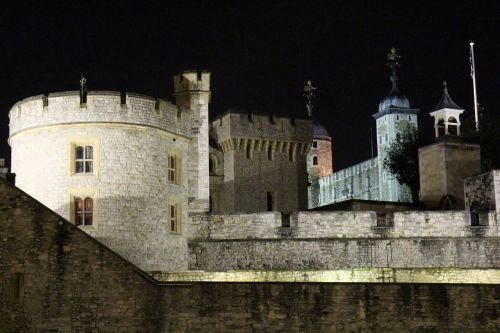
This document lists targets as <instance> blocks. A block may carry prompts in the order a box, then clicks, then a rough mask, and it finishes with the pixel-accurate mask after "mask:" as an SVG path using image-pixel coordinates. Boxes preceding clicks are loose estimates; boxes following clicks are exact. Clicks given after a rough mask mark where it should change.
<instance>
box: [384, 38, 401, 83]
mask: <svg viewBox="0 0 500 333" xmlns="http://www.w3.org/2000/svg"><path fill="white" fill-rule="evenodd" d="M399 59H401V56H400V55H399V54H397V53H396V48H395V47H394V46H393V47H391V50H390V51H389V53H387V66H388V67H389V68H390V69H391V72H392V75H391V81H392V83H393V84H396V81H397V80H398V76H397V75H396V69H397V68H398V67H399Z"/></svg>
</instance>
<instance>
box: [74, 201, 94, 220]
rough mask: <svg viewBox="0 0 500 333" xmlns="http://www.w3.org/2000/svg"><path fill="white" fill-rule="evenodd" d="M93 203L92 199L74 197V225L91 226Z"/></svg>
mask: <svg viewBox="0 0 500 333" xmlns="http://www.w3.org/2000/svg"><path fill="white" fill-rule="evenodd" d="M93 211H94V201H93V200H92V198H89V197H87V198H85V199H82V198H79V197H75V224H76V225H92V220H93Z"/></svg>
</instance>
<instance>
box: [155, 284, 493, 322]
mask: <svg viewBox="0 0 500 333" xmlns="http://www.w3.org/2000/svg"><path fill="white" fill-rule="evenodd" d="M499 298H500V286H498V285H480V286H479V285H436V284H333V283H332V284H324V283H321V284H315V283H313V284H303V283H268V284H264V283H198V284H195V285H193V286H190V287H177V288H176V287H169V288H165V289H163V297H162V313H163V314H164V315H165V317H164V321H163V322H162V329H163V331H170V332H498V330H499V329H500V317H499V316H498V313H499V311H500V303H499Z"/></svg>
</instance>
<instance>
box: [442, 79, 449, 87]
mask: <svg viewBox="0 0 500 333" xmlns="http://www.w3.org/2000/svg"><path fill="white" fill-rule="evenodd" d="M443 88H444V89H448V83H447V82H446V80H444V81H443Z"/></svg>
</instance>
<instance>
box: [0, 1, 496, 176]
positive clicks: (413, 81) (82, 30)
mask: <svg viewBox="0 0 500 333" xmlns="http://www.w3.org/2000/svg"><path fill="white" fill-rule="evenodd" d="M78 3H79V4H77V2H76V1H64V2H63V1H61V2H59V3H58V4H55V3H53V4H47V3H45V2H41V1H36V2H29V1H26V2H25V1H22V2H21V1H17V2H16V4H10V5H9V7H8V8H3V10H2V13H0V28H1V30H0V31H1V32H2V34H1V38H0V45H1V49H0V59H1V62H0V64H1V68H2V71H1V73H0V74H1V75H0V80H1V85H0V86H1V91H0V97H1V98H0V156H5V157H8V156H9V155H10V151H9V148H8V145H7V137H8V116H7V114H8V112H9V110H10V108H11V106H12V105H13V104H14V103H15V102H16V101H18V100H21V99H23V98H26V97H29V96H32V95H37V94H42V93H44V94H48V93H50V92H56V91H65V90H78V89H79V79H80V73H84V74H85V76H86V77H87V80H88V86H89V89H90V90H120V91H131V92H138V93H144V94H147V95H152V96H155V97H163V98H166V99H169V100H172V97H171V94H172V78H171V76H172V75H173V74H176V73H178V72H181V71H183V70H187V69H207V70H209V71H211V72H212V103H211V106H210V114H211V116H212V117H213V116H215V115H217V114H219V113H222V112H224V111H225V110H227V109H229V108H236V109H248V110H256V111H261V112H269V113H272V112H274V113H276V114H283V115H291V116H297V115H305V112H306V110H305V106H304V104H305V103H304V100H303V97H302V88H303V85H304V83H305V81H306V80H308V79H311V80H312V81H313V84H314V85H315V86H316V87H317V88H318V97H317V98H316V100H315V118H316V119H317V120H318V121H319V122H320V123H322V124H323V125H324V126H325V127H327V129H328V130H329V132H330V134H331V136H332V137H333V155H334V168H335V169H339V168H342V167H345V166H348V165H350V164H352V163H357V162H361V161H363V160H364V159H367V158H369V157H370V155H371V153H370V127H371V126H373V124H374V121H373V119H372V117H371V115H372V114H373V113H375V112H376V111H377V107H378V103H379V102H380V100H381V99H382V98H383V97H384V96H385V95H386V94H387V93H388V92H389V89H390V82H389V73H388V70H387V68H386V66H385V55H386V53H387V51H388V50H389V49H390V47H391V46H393V45H394V46H396V48H397V49H398V52H399V53H400V55H401V56H402V61H401V63H402V67H401V70H400V73H399V76H400V88H401V91H402V92H403V93H404V94H405V95H406V96H407V97H408V98H409V99H410V101H411V102H412V104H413V105H414V106H415V107H418V108H420V109H421V112H420V115H419V117H420V118H419V125H420V127H421V128H424V129H425V132H426V133H431V130H432V128H431V126H432V123H431V121H430V116H429V115H428V112H430V111H431V109H432V108H433V107H434V106H435V105H436V104H437V103H438V101H439V99H440V96H441V85H442V81H443V79H446V80H447V81H448V87H449V91H450V94H451V96H452V98H453V99H454V100H455V102H456V103H457V104H458V105H460V106H462V107H464V108H465V109H466V113H467V114H469V115H470V114H471V108H472V105H473V100H472V88H471V87H472V83H471V80H470V75H469V63H468V62H469V60H468V56H469V55H468V53H469V45H468V43H469V41H470V40H473V41H474V42H475V51H476V54H475V55H476V73H477V79H478V96H479V101H480V103H481V105H482V106H484V107H485V109H486V112H499V111H500V98H499V97H498V93H499V87H500V71H499V69H500V66H499V65H500V24H499V22H500V2H499V1H492V2H479V1H453V2H445V1H394V2H384V3H383V5H382V2H379V1H366V2H364V3H363V2H356V1H342V2H338V3H337V2H335V4H332V3H334V2H333V1H325V2H317V1H266V2H257V1H248V2H245V4H243V2H242V1H241V2H240V1H234V2H229V1H227V2H226V1H177V2H172V3H169V2H168V1H164V2H162V3H161V4H158V5H153V4H151V3H150V2H149V1H142V2H139V3H136V4H128V2H114V1H100V2H89V1H87V2H83V1H81V2H78Z"/></svg>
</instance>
